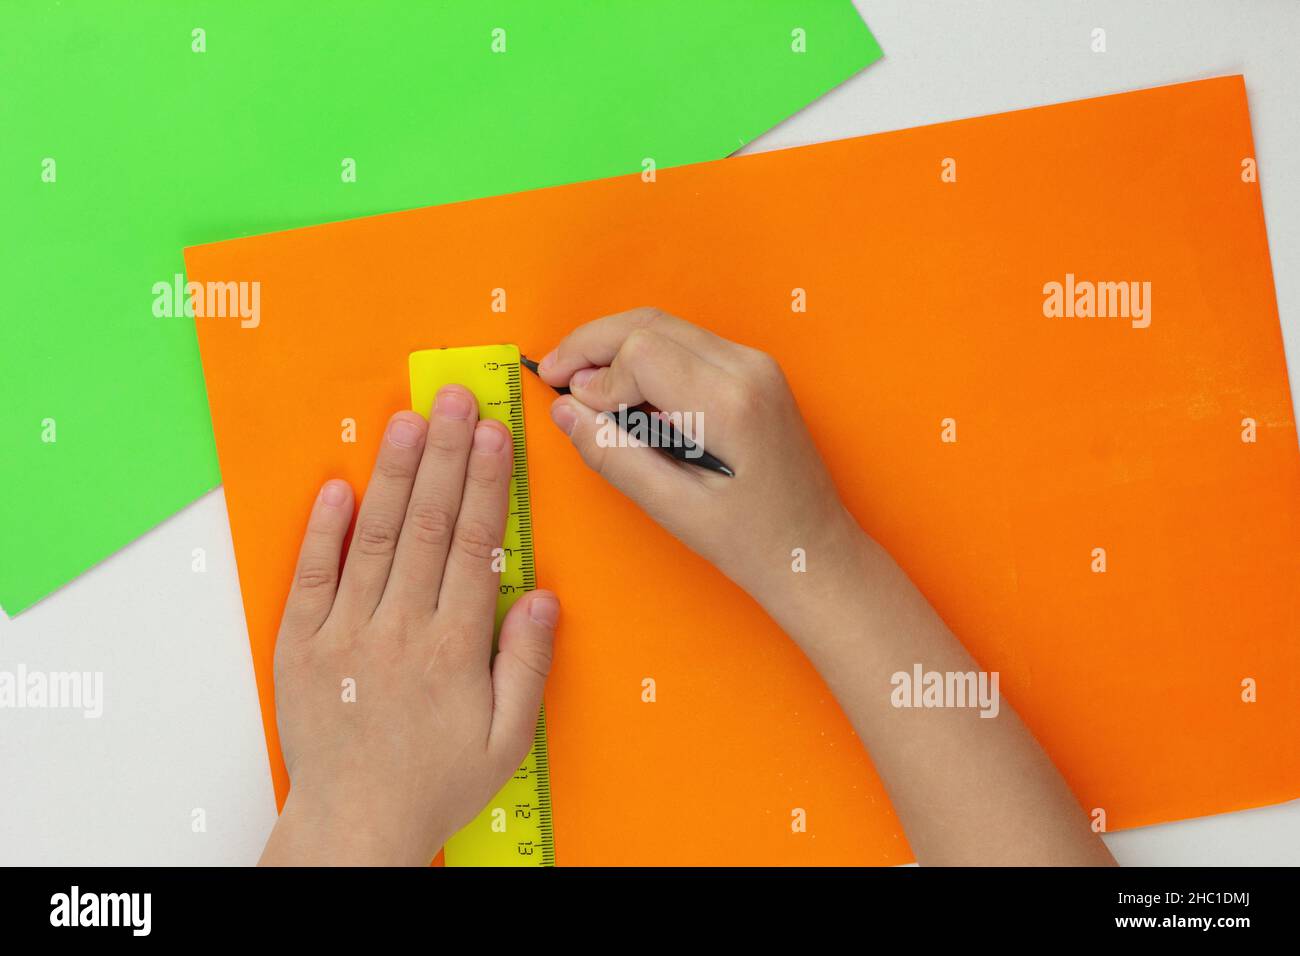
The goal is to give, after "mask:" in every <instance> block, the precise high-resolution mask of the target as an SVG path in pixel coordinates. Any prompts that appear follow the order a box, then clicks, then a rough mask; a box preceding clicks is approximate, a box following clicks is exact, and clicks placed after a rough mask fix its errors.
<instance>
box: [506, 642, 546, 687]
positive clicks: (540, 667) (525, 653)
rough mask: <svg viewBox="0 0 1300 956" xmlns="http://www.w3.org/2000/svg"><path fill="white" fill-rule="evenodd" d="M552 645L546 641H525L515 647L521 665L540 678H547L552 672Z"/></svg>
mask: <svg viewBox="0 0 1300 956" xmlns="http://www.w3.org/2000/svg"><path fill="white" fill-rule="evenodd" d="M552 656H553V655H552V652H551V646H550V644H549V643H547V642H546V641H524V642H522V646H520V647H517V648H515V659H516V660H518V661H519V665H520V666H521V667H523V668H524V669H525V670H527V671H529V672H530V673H532V674H533V675H535V676H536V677H538V678H539V679H540V680H546V677H547V675H548V674H550V673H551V660H552Z"/></svg>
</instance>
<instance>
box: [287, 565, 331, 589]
mask: <svg viewBox="0 0 1300 956" xmlns="http://www.w3.org/2000/svg"><path fill="white" fill-rule="evenodd" d="M338 576H339V570H338V568H337V567H333V566H332V565H330V564H324V563H318V562H314V561H312V562H308V563H307V564H304V565H303V566H302V567H300V568H299V569H298V574H297V576H296V577H295V579H294V584H296V585H297V587H298V590H299V591H303V592H305V593H316V592H319V591H322V590H327V589H329V588H332V587H333V586H334V583H335V581H337V580H338Z"/></svg>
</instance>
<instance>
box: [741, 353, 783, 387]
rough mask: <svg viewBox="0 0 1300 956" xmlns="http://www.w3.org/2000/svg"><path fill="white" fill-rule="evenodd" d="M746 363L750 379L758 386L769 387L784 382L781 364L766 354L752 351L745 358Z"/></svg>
mask: <svg viewBox="0 0 1300 956" xmlns="http://www.w3.org/2000/svg"><path fill="white" fill-rule="evenodd" d="M746 361H747V363H748V367H749V373H750V375H751V377H752V378H753V380H754V381H756V382H757V383H758V384H760V385H763V386H770V385H775V384H777V383H779V382H783V381H784V380H785V375H784V373H783V372H782V371H781V363H779V362H778V361H777V360H776V359H774V358H773V357H772V356H770V355H768V354H767V353H766V352H760V351H758V350H757V349H753V350H751V352H750V354H749V355H748V356H747V357H746Z"/></svg>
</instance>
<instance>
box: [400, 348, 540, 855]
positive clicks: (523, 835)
mask: <svg viewBox="0 0 1300 956" xmlns="http://www.w3.org/2000/svg"><path fill="white" fill-rule="evenodd" d="M444 385H463V386H465V387H466V388H468V389H469V390H470V391H471V392H473V393H474V395H475V397H476V398H477V399H478V414H479V418H495V419H496V420H497V421H499V422H501V423H502V424H504V425H505V426H506V427H507V428H509V429H510V435H511V437H512V438H513V440H514V449H515V465H514V473H513V474H512V475H511V476H510V515H509V517H508V518H507V520H506V533H505V539H504V540H503V541H502V543H501V547H502V548H503V549H504V550H505V570H503V571H502V572H501V585H500V586H501V593H500V595H499V596H498V597H497V618H496V634H498V635H499V634H500V632H501V621H502V619H503V618H504V617H505V615H506V611H508V610H510V606H511V605H512V604H514V603H515V601H517V600H519V597H520V596H521V595H522V594H524V592H526V591H531V590H532V589H533V588H535V587H536V586H537V580H536V575H535V572H534V569H533V512H532V506H531V502H530V498H529V493H528V449H527V447H526V446H525V444H524V398H523V393H522V391H521V389H520V383H519V349H518V348H517V347H515V346H513V345H482V346H474V347H471V348H461V349H430V350H428V351H424V352H412V353H411V407H412V408H414V409H415V410H416V411H417V412H419V413H420V414H421V415H428V414H429V409H430V408H431V407H432V405H433V397H434V395H436V394H437V392H438V389H440V388H442V387H443V386H444ZM445 859H446V862H447V865H448V866H554V865H555V838H554V835H553V834H552V832H551V776H550V764H549V762H548V759H547V755H546V708H545V707H543V708H542V712H541V714H540V715H539V716H538V718H537V733H536V735H535V736H534V738H533V748H532V750H530V751H529V752H528V757H527V758H526V759H525V760H524V762H523V765H522V766H521V767H520V768H519V770H518V772H517V773H515V775H514V776H513V777H511V778H510V780H509V781H508V782H507V783H506V785H505V786H504V787H503V788H502V789H501V792H500V793H498V794H497V795H496V796H495V797H493V798H492V800H491V802H490V803H488V805H487V806H486V807H484V808H483V812H482V813H480V814H479V815H478V816H477V817H475V818H474V821H473V822H472V823H470V824H469V825H468V826H467V827H465V828H464V829H463V830H461V831H460V832H459V833H457V834H456V835H455V836H453V837H452V838H451V839H450V840H448V841H447V846H446V849H445Z"/></svg>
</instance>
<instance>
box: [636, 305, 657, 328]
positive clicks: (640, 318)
mask: <svg viewBox="0 0 1300 956" xmlns="http://www.w3.org/2000/svg"><path fill="white" fill-rule="evenodd" d="M665 315H667V313H666V312H664V310H663V309H657V308H655V307H654V306H652V305H643V306H641V307H639V308H636V309H633V310H632V312H631V314H630V315H629V316H628V319H629V322H630V324H631V325H632V326H633V328H640V329H646V328H649V327H650V326H652V325H654V324H656V323H657V322H659V321H661V320H662V319H663V318H664V316H665Z"/></svg>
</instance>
